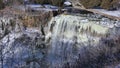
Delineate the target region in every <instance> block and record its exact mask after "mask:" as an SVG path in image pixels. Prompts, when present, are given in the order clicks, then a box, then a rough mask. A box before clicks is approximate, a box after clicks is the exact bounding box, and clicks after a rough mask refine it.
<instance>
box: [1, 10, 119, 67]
mask: <svg viewBox="0 0 120 68" xmlns="http://www.w3.org/2000/svg"><path fill="white" fill-rule="evenodd" d="M51 14H52V13H51V12H47V11H46V12H45V11H44V12H43V11H42V12H41V13H37V14H36V13H34V14H32V13H30V14H27V13H26V14H18V13H15V15H12V16H9V13H8V15H7V14H5V15H3V16H1V17H0V54H1V56H0V58H1V59H2V60H0V66H1V67H6V68H8V67H9V68H80V67H81V68H104V67H105V66H109V65H111V64H112V63H111V62H113V63H116V62H118V63H119V60H120V59H119V58H120V56H119V55H120V53H119V52H120V51H119V50H120V45H119V44H120V25H119V23H120V21H118V20H112V19H109V18H106V17H103V16H101V15H98V14H92V13H88V14H85V13H84V14H80V13H78V14H77V13H70V14H67V13H66V14H61V15H58V16H55V17H52V15H51ZM104 60H105V61H104Z"/></svg>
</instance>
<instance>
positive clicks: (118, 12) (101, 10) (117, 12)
mask: <svg viewBox="0 0 120 68" xmlns="http://www.w3.org/2000/svg"><path fill="white" fill-rule="evenodd" d="M95 10H97V11H99V12H102V13H105V14H108V15H112V16H116V17H120V10H115V11H107V10H104V9H95Z"/></svg>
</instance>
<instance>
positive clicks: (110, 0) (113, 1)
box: [79, 0, 120, 10]
mask: <svg viewBox="0 0 120 68" xmlns="http://www.w3.org/2000/svg"><path fill="white" fill-rule="evenodd" d="M79 1H80V3H81V4H83V5H84V6H85V7H86V8H94V7H100V8H103V9H108V10H113V9H117V8H118V7H119V6H120V4H119V2H120V0H79Z"/></svg>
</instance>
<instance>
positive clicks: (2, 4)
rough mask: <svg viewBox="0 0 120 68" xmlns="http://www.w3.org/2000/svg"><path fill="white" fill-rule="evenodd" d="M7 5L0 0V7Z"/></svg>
mask: <svg viewBox="0 0 120 68" xmlns="http://www.w3.org/2000/svg"><path fill="white" fill-rule="evenodd" d="M4 7H5V5H4V3H3V1H2V0H0V9H3V8H4Z"/></svg>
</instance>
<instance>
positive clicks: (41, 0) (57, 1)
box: [32, 0, 65, 6]
mask: <svg viewBox="0 0 120 68" xmlns="http://www.w3.org/2000/svg"><path fill="white" fill-rule="evenodd" d="M64 1H65V0H34V1H32V2H34V3H36V4H52V5H56V6H61V5H63V2H64Z"/></svg>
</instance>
